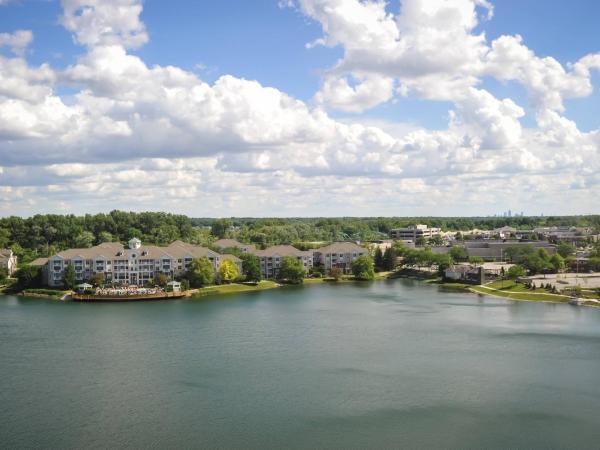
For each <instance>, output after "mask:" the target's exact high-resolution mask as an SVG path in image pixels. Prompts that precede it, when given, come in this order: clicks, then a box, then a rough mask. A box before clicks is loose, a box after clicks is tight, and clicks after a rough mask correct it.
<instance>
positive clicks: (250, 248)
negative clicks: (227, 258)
mask: <svg viewBox="0 0 600 450" xmlns="http://www.w3.org/2000/svg"><path fill="white" fill-rule="evenodd" d="M213 245H214V246H215V247H218V248H220V249H226V248H237V249H239V250H240V251H241V252H242V253H254V252H255V251H256V246H255V245H252V244H242V243H241V242H239V241H237V240H235V239H219V240H218V241H216V242H215V243H214V244H213Z"/></svg>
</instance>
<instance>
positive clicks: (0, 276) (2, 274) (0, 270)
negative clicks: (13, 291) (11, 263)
mask: <svg viewBox="0 0 600 450" xmlns="http://www.w3.org/2000/svg"><path fill="white" fill-rule="evenodd" d="M6 278H8V270H6V269H5V268H4V267H0V284H2V283H4V281H6Z"/></svg>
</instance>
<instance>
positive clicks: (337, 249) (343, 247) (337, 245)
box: [315, 242, 369, 253]
mask: <svg viewBox="0 0 600 450" xmlns="http://www.w3.org/2000/svg"><path fill="white" fill-rule="evenodd" d="M315 252H317V253H369V250H367V249H366V248H365V247H361V246H360V245H358V244H355V243H354V242H334V243H333V244H329V245H326V246H325V247H321V248H318V249H316V250H315Z"/></svg>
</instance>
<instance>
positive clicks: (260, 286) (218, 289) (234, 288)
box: [192, 280, 279, 297]
mask: <svg viewBox="0 0 600 450" xmlns="http://www.w3.org/2000/svg"><path fill="white" fill-rule="evenodd" d="M276 287H279V284H277V283H275V282H274V281H268V280H263V281H260V282H259V283H257V284H256V285H254V284H250V283H243V284H242V283H231V284H221V285H218V286H207V287H203V288H200V289H197V290H196V292H195V293H194V294H192V297H200V296H205V295H214V294H236V293H239V292H255V291H264V290H265V289H273V288H276Z"/></svg>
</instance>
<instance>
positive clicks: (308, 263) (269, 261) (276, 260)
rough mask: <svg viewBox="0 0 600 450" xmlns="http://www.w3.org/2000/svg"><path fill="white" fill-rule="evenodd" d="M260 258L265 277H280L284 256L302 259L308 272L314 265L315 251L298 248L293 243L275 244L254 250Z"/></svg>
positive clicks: (261, 270)
mask: <svg viewBox="0 0 600 450" xmlns="http://www.w3.org/2000/svg"><path fill="white" fill-rule="evenodd" d="M253 253H254V254H255V255H256V256H258V259H259V260H260V272H261V274H262V277H263V278H278V277H279V272H280V270H281V264H282V262H283V258H285V257H286V256H291V257H293V258H296V259H298V260H299V261H302V264H303V265H304V271H305V272H308V271H309V270H310V269H311V268H312V266H313V253H312V252H310V251H302V250H298V249H297V248H296V247H293V246H291V245H275V246H273V247H269V248H266V249H265V250H256V251H254V252H253Z"/></svg>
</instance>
